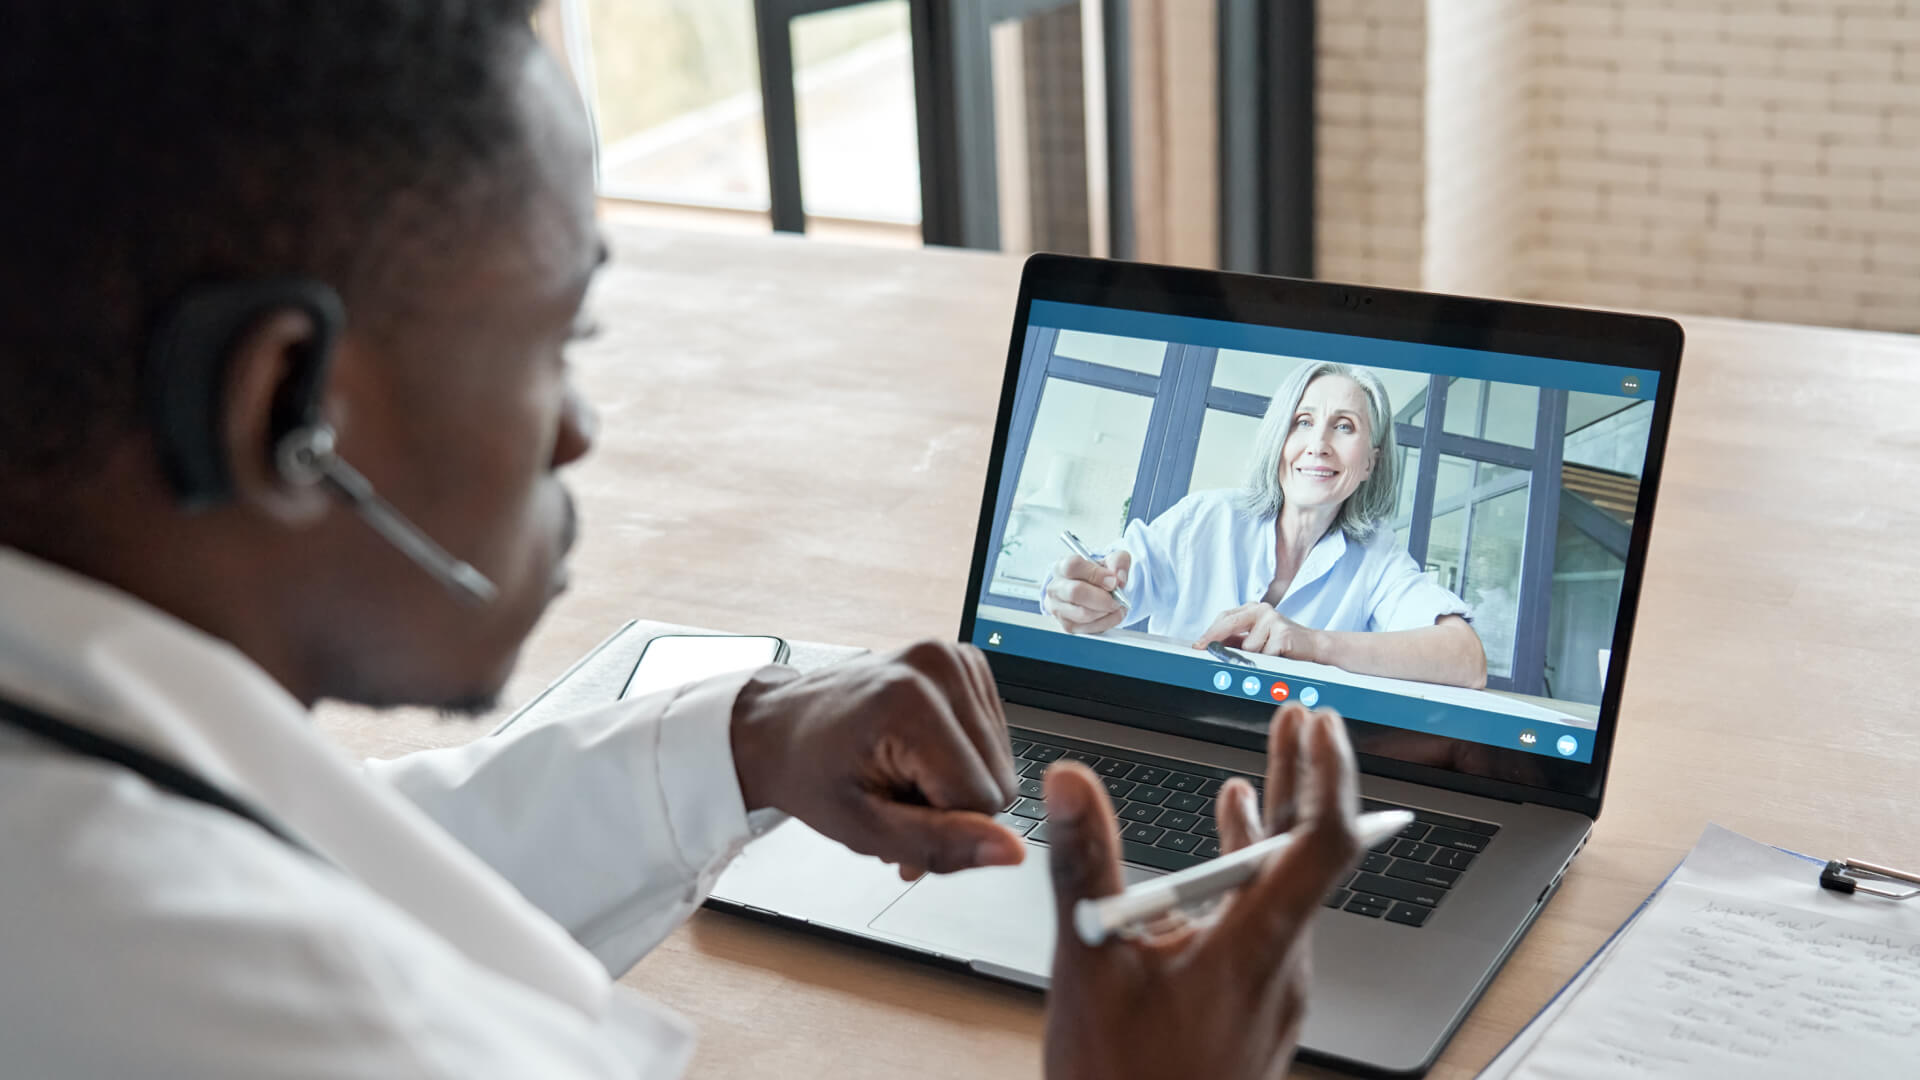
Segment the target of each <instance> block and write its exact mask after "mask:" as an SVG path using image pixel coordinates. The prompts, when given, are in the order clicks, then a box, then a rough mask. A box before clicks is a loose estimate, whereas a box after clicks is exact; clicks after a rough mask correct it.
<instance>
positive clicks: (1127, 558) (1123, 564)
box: [1107, 548, 1133, 588]
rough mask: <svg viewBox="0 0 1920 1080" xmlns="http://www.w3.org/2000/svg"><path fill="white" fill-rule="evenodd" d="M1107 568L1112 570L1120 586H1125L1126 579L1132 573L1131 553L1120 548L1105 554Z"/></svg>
mask: <svg viewBox="0 0 1920 1080" xmlns="http://www.w3.org/2000/svg"><path fill="white" fill-rule="evenodd" d="M1107 569H1109V570H1112V571H1113V576H1114V577H1116V578H1119V579H1120V587H1121V588H1126V585H1127V579H1128V578H1129V577H1131V576H1132V574H1133V554H1132V553H1131V552H1129V551H1128V550H1127V549H1126V548H1121V549H1120V550H1118V551H1116V552H1114V553H1113V554H1111V555H1109V556H1107Z"/></svg>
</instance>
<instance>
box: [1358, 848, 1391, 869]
mask: <svg viewBox="0 0 1920 1080" xmlns="http://www.w3.org/2000/svg"><path fill="white" fill-rule="evenodd" d="M1392 865H1393V857H1392V856H1391V855H1382V854H1380V853H1379V852H1377V851H1369V852H1367V857H1366V858H1364V859H1361V860H1360V869H1362V870H1365V871H1366V872H1367V873H1369V874H1384V873H1386V872H1387V867H1389V866H1392Z"/></svg>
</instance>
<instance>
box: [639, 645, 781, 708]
mask: <svg viewBox="0 0 1920 1080" xmlns="http://www.w3.org/2000/svg"><path fill="white" fill-rule="evenodd" d="M786 658H787V643H786V642H784V641H782V640H780V639H779V638H777V637H772V636H768V635H742V634H661V635H660V636H659V637H657V638H654V639H653V640H652V641H649V642H647V647H646V648H644V649H642V650H640V660H639V662H638V663H636V664H634V665H633V673H632V674H630V675H628V676H627V685H626V689H624V690H621V691H620V696H621V697H623V698H628V697H645V696H646V695H648V694H651V693H653V692H655V691H657V690H669V689H672V688H673V687H676V686H685V685H686V684H687V683H690V682H698V681H700V680H701V679H710V678H712V677H714V676H715V675H725V674H727V673H729V672H734V671H745V670H747V669H748V668H757V667H764V666H766V665H768V664H778V663H780V662H781V661H783V660H785V659H786Z"/></svg>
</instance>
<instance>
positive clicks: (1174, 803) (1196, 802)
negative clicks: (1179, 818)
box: [1166, 791, 1207, 814]
mask: <svg viewBox="0 0 1920 1080" xmlns="http://www.w3.org/2000/svg"><path fill="white" fill-rule="evenodd" d="M1205 805H1207V800H1206V799H1205V798H1204V797H1202V796H1199V795H1194V794H1190V793H1188V792H1185V791H1176V792H1174V793H1173V794H1171V795H1169V796H1167V803H1166V806H1167V809H1169V810H1178V811H1180V812H1181V813H1185V814H1197V813H1199V812H1200V808H1201V807H1203V806H1205Z"/></svg>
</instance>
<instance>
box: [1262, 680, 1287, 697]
mask: <svg viewBox="0 0 1920 1080" xmlns="http://www.w3.org/2000/svg"><path fill="white" fill-rule="evenodd" d="M1267 692H1268V693H1269V694H1272V695H1273V700H1275V701H1285V700H1287V694H1288V693H1289V692H1290V691H1288V690H1287V684H1286V683H1283V682H1277V683H1274V684H1273V689H1271V690H1269V691H1267Z"/></svg>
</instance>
